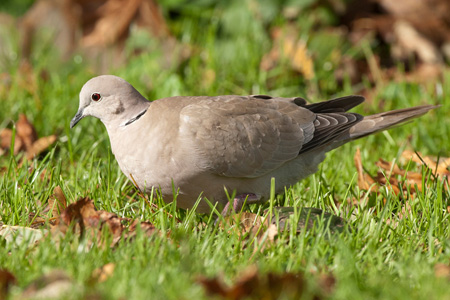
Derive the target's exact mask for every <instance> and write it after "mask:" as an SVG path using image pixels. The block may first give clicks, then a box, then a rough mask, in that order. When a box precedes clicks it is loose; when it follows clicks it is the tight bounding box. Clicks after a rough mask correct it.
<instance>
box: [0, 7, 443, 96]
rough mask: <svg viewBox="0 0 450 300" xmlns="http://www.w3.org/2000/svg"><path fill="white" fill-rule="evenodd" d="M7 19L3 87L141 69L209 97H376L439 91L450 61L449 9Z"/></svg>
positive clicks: (26, 10) (1, 43)
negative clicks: (26, 79) (415, 89)
mask: <svg viewBox="0 0 450 300" xmlns="http://www.w3.org/2000/svg"><path fill="white" fill-rule="evenodd" d="M0 11H1V15H0V70H1V74H0V76H1V80H2V84H3V85H4V84H7V82H8V73H10V72H11V70H14V69H15V68H21V69H22V71H25V72H26V69H27V68H37V69H39V71H40V72H41V76H42V77H44V79H45V77H46V76H49V75H48V73H50V72H55V71H58V70H61V68H63V67H64V66H67V65H68V64H81V65H87V66H89V69H90V72H92V73H108V72H112V71H113V70H117V69H118V68H123V67H127V68H130V71H132V69H133V68H136V69H139V67H140V66H141V65H140V64H141V63H143V64H144V65H145V68H142V70H140V71H139V72H138V71H136V72H138V73H139V76H140V77H142V78H140V79H141V80H144V81H145V80H146V77H151V76H152V75H154V74H153V72H155V70H159V71H160V72H165V71H170V72H171V73H173V74H174V77H173V78H172V80H174V81H177V80H182V81H185V80H187V81H192V82H195V84H196V85H197V84H198V87H199V88H200V91H201V90H203V91H204V92H205V93H208V91H210V90H211V86H214V90H215V91H217V92H218V93H225V92H230V91H233V90H234V92H241V93H244V92H246V93H248V92H250V93H252V92H253V93H255V92H258V91H257V90H258V89H259V88H260V87H258V86H257V85H260V84H264V85H266V86H267V88H268V89H269V90H270V89H273V88H274V87H280V86H284V87H289V86H290V85H297V86H301V87H303V88H304V90H305V91H306V93H313V94H317V93H319V94H320V93H323V94H325V95H330V94H334V93H336V92H337V91H338V90H339V89H341V88H342V87H343V86H347V87H349V86H351V88H352V90H353V91H354V92H358V93H363V94H365V95H366V96H369V97H370V94H371V91H370V88H369V87H372V86H374V85H377V84H382V83H386V82H388V81H391V80H400V79H406V80H410V81H416V82H430V81H431V82H432V81H438V79H439V77H440V76H442V74H443V70H444V68H445V65H446V62H447V63H448V62H449V60H450V2H449V1H448V0H421V1H417V0H396V1H390V0H355V1H352V0H297V1H294V0H286V1H281V0H279V1H276V0H272V1H271V0H259V1H258V0H248V1H240V0H231V1H217V0H189V1H187V0H160V1H157V0H94V1H88V0H38V1H32V0H14V1H12V0H6V1H5V0H3V1H1V3H0ZM218 72H219V73H222V72H223V74H217V73H218ZM260 74H264V75H263V76H262V75H260ZM227 75H228V76H232V77H233V79H232V80H230V81H231V82H232V83H231V84H233V85H237V86H238V87H240V88H242V89H243V90H242V91H239V88H236V87H230V86H228V84H230V82H229V81H228V78H227ZM249 76H250V77H252V76H255V77H256V78H252V79H253V81H254V83H255V85H256V86H248V83H247V82H248V81H249V80H248V77H249ZM261 76H262V77H263V78H261ZM244 78H246V79H244ZM218 79H221V80H220V81H219V80H218ZM147 81H148V84H149V86H148V87H147V88H151V78H148V79H147ZM280 83H282V84H280ZM254 89H256V90H254ZM164 93H166V91H164ZM169 93H170V92H169ZM172 93H174V92H172ZM166 96H167V95H166ZM291 96H292V95H291Z"/></svg>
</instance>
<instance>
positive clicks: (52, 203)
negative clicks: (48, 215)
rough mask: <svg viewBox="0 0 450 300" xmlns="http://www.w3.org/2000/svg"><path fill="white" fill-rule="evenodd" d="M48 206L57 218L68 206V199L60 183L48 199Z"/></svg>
mask: <svg viewBox="0 0 450 300" xmlns="http://www.w3.org/2000/svg"><path fill="white" fill-rule="evenodd" d="M48 207H49V208H50V209H51V210H52V216H53V217H54V218H57V217H59V216H60V214H61V212H62V211H63V210H65V209H66V208H67V199H66V196H65V195H64V192H63V191H62V189H61V187H60V186H59V185H58V186H56V187H55V188H54V189H53V194H52V195H51V196H50V198H49V199H48Z"/></svg>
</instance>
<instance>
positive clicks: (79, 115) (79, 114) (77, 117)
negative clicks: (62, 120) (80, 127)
mask: <svg viewBox="0 0 450 300" xmlns="http://www.w3.org/2000/svg"><path fill="white" fill-rule="evenodd" d="M83 118H84V115H83V109H79V110H78V111H77V114H76V115H75V117H73V119H72V120H71V121H70V128H71V129H72V128H73V127H74V126H75V125H77V123H78V122H80V120H81V119H83Z"/></svg>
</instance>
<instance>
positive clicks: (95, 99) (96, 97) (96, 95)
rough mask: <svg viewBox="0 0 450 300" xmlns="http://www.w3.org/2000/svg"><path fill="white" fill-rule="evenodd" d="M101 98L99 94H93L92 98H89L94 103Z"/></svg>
mask: <svg viewBox="0 0 450 300" xmlns="http://www.w3.org/2000/svg"><path fill="white" fill-rule="evenodd" d="M101 97H102V96H100V94H99V93H93V94H92V96H91V98H92V100H94V101H95V102H97V101H98V100H100V98H101Z"/></svg>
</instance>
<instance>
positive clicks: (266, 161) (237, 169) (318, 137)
mask: <svg viewBox="0 0 450 300" xmlns="http://www.w3.org/2000/svg"><path fill="white" fill-rule="evenodd" d="M199 99H200V100H199V101H194V102H191V104H189V105H187V106H185V107H184V108H183V109H182V110H181V112H180V136H182V137H183V138H184V141H185V142H187V143H192V144H191V145H192V146H193V148H194V151H195V152H196V154H197V156H196V160H197V162H196V164H197V165H198V166H199V167H200V168H204V169H208V170H209V171H211V172H212V173H214V174H217V175H222V176H228V177H244V178H255V177H259V176H262V175H264V174H267V173H269V172H271V171H273V170H275V169H277V168H279V167H280V166H282V165H283V164H285V163H286V162H288V161H290V160H293V159H295V158H296V157H297V156H298V155H299V154H300V153H302V152H305V151H309V150H312V149H314V148H316V147H319V146H322V145H324V144H326V143H330V142H332V141H333V139H334V138H335V137H336V136H339V135H341V134H342V133H343V132H346V131H348V129H349V128H350V127H351V126H353V125H354V124H355V122H358V121H359V120H360V119H361V118H359V117H358V116H359V115H356V114H352V113H346V112H345V110H346V109H348V108H351V105H349V102H352V101H351V100H348V98H342V101H341V102H339V99H335V100H331V101H334V102H330V103H329V104H328V105H325V104H322V105H315V106H312V107H311V108H308V105H307V104H306V101H305V100H303V99H302V98H274V97H270V96H265V95H257V96H217V97H207V98H205V97H203V98H199ZM360 100H361V99H359V98H358V99H353V103H356V102H359V101H360ZM327 102H328V101H327ZM339 103H341V105H339ZM355 105H356V104H355ZM322 110H324V111H325V113H321V111H322ZM333 111H336V112H333Z"/></svg>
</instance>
